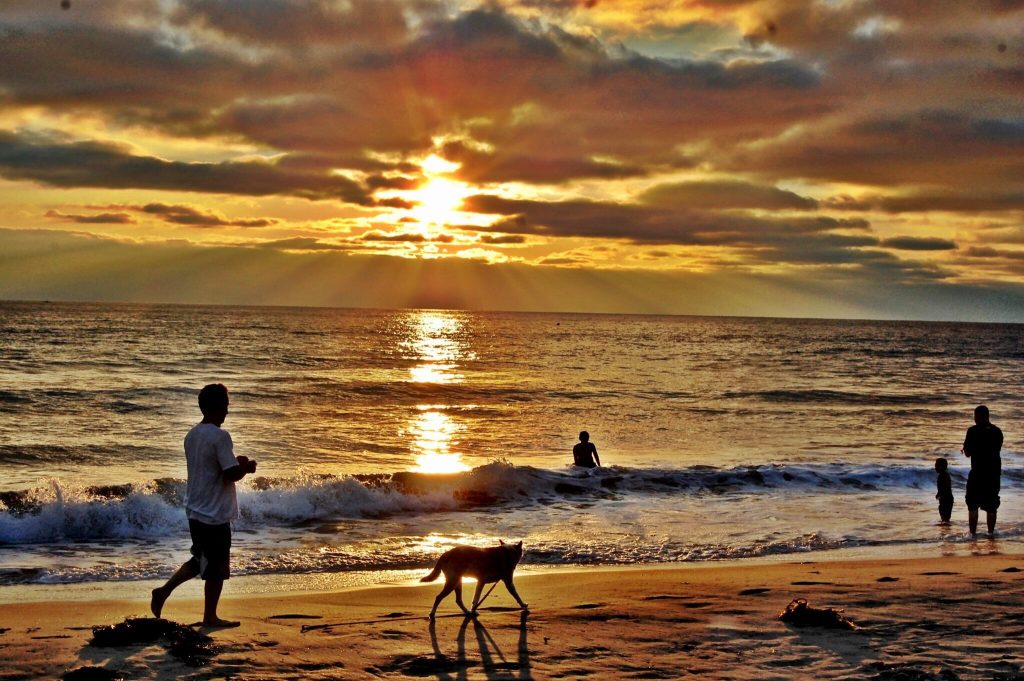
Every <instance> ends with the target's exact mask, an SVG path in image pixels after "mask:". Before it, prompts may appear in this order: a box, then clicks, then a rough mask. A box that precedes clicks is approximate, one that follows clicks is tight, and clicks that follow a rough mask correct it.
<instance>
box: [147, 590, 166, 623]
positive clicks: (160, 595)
mask: <svg viewBox="0 0 1024 681" xmlns="http://www.w3.org/2000/svg"><path fill="white" fill-rule="evenodd" d="M166 600H167V594H165V593H164V590H163V589H162V588H158V589H153V595H152V597H151V598H150V599H149V609H150V610H152V611H153V617H156V618H157V619H159V618H160V613H161V612H163V609H164V601H166Z"/></svg>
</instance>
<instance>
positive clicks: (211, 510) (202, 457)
mask: <svg viewBox="0 0 1024 681" xmlns="http://www.w3.org/2000/svg"><path fill="white" fill-rule="evenodd" d="M199 409H200V411H202V412H203V420H202V422H200V423H199V424H197V425H195V426H193V427H192V430H190V431H189V432H188V435H186V436H185V461H186V463H187V464H188V483H187V485H186V487H185V512H186V513H187V515H188V529H189V532H190V533H191V535H192V548H191V552H192V558H191V559H190V560H189V561H188V562H186V563H185V564H184V565H182V566H181V567H180V568H178V571H177V572H175V573H174V575H172V576H171V578H170V579H169V580H167V583H166V584H164V585H163V586H161V587H159V588H156V589H153V595H152V600H151V601H150V606H149V607H150V610H152V611H153V615H154V616H155V617H160V612H161V611H162V610H163V607H164V602H165V601H166V600H167V597H168V596H170V595H171V592H172V591H174V590H175V589H176V588H178V586H180V585H181V584H184V583H185V582H187V581H188V580H190V579H192V578H193V577H195V576H197V575H198V576H200V577H202V578H203V580H205V582H206V585H205V588H204V592H205V596H206V603H205V607H204V609H203V625H205V626H208V627H237V626H238V625H239V622H229V621H228V620H222V619H221V618H220V617H218V616H217V604H218V603H219V602H220V592H221V590H222V589H223V588H224V580H226V579H228V578H229V577H230V576H231V574H230V557H231V556H230V554H231V521H232V520H234V519H235V518H237V517H238V499H237V498H236V496H235V482H236V481H238V480H241V479H242V478H244V477H245V475H246V473H255V472H256V462H255V461H251V460H250V459H248V458H247V457H244V456H239V457H237V458H236V457H235V455H234V451H233V446H232V443H231V435H229V434H228V431H226V430H222V429H221V427H220V426H221V424H222V423H224V419H225V418H226V417H227V415H228V389H227V388H225V387H224V386H223V385H221V384H220V383H212V384H210V385H208V386H206V387H204V388H203V389H202V390H201V391H199Z"/></svg>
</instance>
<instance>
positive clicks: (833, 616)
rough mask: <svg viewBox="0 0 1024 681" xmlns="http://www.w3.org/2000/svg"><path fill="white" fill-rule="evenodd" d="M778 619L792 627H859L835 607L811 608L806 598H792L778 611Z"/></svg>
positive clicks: (848, 629)
mask: <svg viewBox="0 0 1024 681" xmlns="http://www.w3.org/2000/svg"><path fill="white" fill-rule="evenodd" d="M779 619H780V620H782V621H783V622H785V623H786V624H792V625H793V626H794V627H821V628H823V629H846V630H847V631H853V630H854V629H859V628H860V627H859V626H857V624H856V623H855V622H853V620H851V619H850V618H848V617H847V616H846V615H844V614H843V611H842V610H836V609H835V608H812V607H811V606H809V605H808V604H807V599H806V598H794V599H793V600H792V601H790V602H789V605H787V606H786V609H785V610H783V611H782V612H780V613H779Z"/></svg>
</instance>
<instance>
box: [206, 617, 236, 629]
mask: <svg viewBox="0 0 1024 681" xmlns="http://www.w3.org/2000/svg"><path fill="white" fill-rule="evenodd" d="M241 624H242V623H241V622H232V621H231V620H222V619H221V618H219V617H214V618H213V619H212V620H203V626H204V627H217V628H218V629H230V628H231V627H237V626H240V625H241Z"/></svg>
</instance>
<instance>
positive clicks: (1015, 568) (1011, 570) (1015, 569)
mask: <svg viewBox="0 0 1024 681" xmlns="http://www.w3.org/2000/svg"><path fill="white" fill-rule="evenodd" d="M1000 572H1020V568H1019V567H1008V568H1004V569H1002V570H1000Z"/></svg>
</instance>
